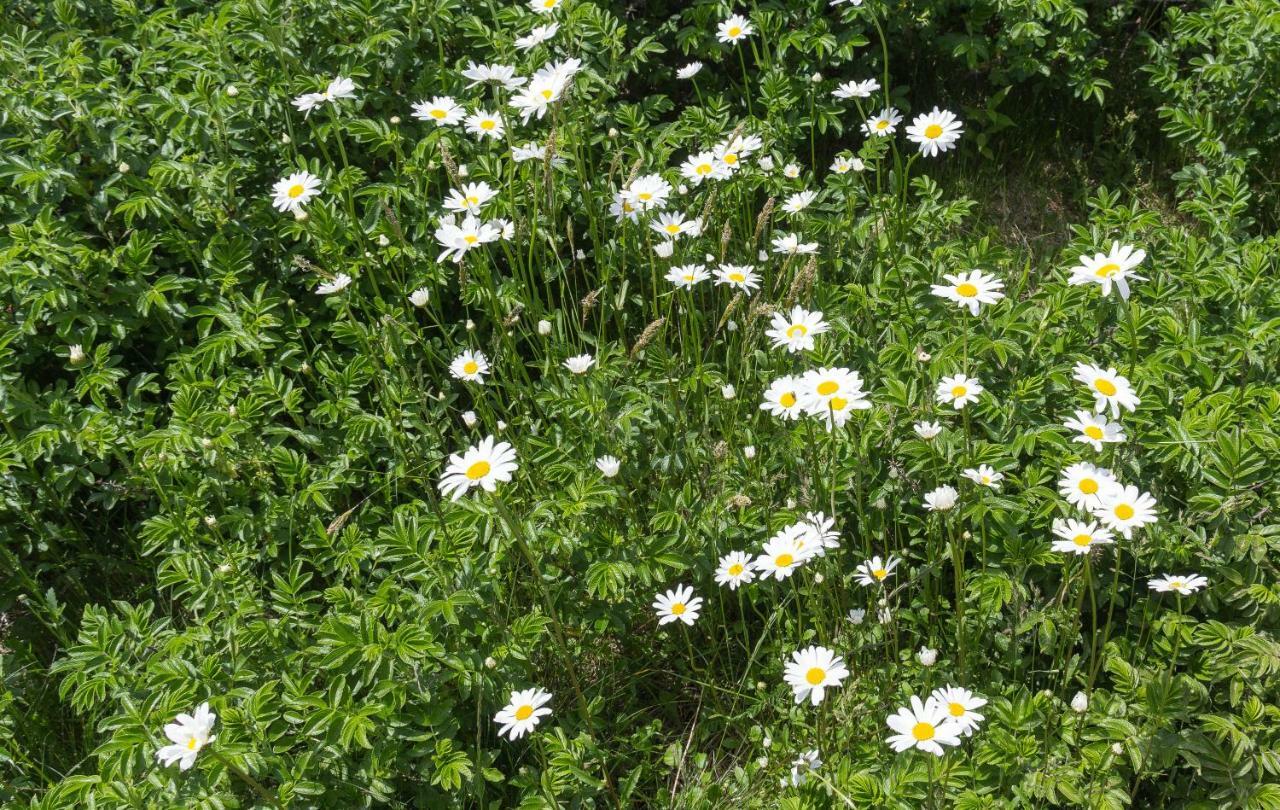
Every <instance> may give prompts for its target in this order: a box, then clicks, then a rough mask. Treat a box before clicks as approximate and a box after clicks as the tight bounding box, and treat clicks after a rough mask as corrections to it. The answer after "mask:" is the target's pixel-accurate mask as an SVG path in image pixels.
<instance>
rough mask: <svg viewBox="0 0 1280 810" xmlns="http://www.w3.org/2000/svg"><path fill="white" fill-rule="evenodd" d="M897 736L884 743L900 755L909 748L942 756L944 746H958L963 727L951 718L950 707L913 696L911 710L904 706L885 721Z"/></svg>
mask: <svg viewBox="0 0 1280 810" xmlns="http://www.w3.org/2000/svg"><path fill="white" fill-rule="evenodd" d="M886 722H887V723H888V725H889V728H891V729H893V730H894V731H896V732H897V734H895V735H893V736H892V737H889V738H888V739H887V740H886V741H885V742H887V743H889V745H890V746H892V747H893V750H894V751H897V752H899V753H901V752H902V751H906V750H907V749H908V748H919V749H920V750H921V751H928V752H929V753H930V754H934V755H936V756H942V746H944V745H959V744H960V735H961V734H962V733H964V726H962V725H961V724H960V723H958V722H956V721H955V720H953V719H952V717H951V713H950V712H949V711H948V710H947V707H946V706H944V705H942V704H939V703H938V702H937V701H933V700H931V701H929V702H928V703H921V702H920V698H918V697H916V696H915V695H912V696H911V706H910V708H908V707H906V706H904V707H902V708H900V709H898V712H897V714H892V715H889V719H888V720H887V721H886Z"/></svg>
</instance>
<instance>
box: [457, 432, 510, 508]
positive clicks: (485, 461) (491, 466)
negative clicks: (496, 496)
mask: <svg viewBox="0 0 1280 810" xmlns="http://www.w3.org/2000/svg"><path fill="white" fill-rule="evenodd" d="M519 468H520V465H518V464H517V463H516V451H515V448H513V447H512V446H511V445H509V444H507V443H506V442H498V443H496V444H495V443H494V440H493V437H492V436H486V437H485V438H484V439H483V440H482V441H481V442H480V444H478V445H472V446H471V447H468V448H467V450H466V452H465V453H462V454H458V453H454V454H452V455H450V456H449V463H448V465H447V466H446V467H445V471H444V475H443V476H442V477H441V479H440V484H439V487H440V492H441V494H443V495H448V496H449V499H450V500H453V501H456V500H458V499H459V498H461V497H462V496H463V495H465V494H466V493H467V491H468V490H470V489H471V488H472V487H482V488H483V489H484V491H485V492H493V491H494V490H496V489H497V488H498V487H497V485H498V484H500V483H506V482H508V481H510V480H511V474H512V473H513V472H515V471H516V470H517V469H519Z"/></svg>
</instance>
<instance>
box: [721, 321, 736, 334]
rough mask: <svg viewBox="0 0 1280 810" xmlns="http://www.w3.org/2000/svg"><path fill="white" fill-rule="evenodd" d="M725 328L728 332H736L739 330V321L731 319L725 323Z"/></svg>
mask: <svg viewBox="0 0 1280 810" xmlns="http://www.w3.org/2000/svg"><path fill="white" fill-rule="evenodd" d="M724 328H725V331H726V332H736V331H738V322H737V321H735V320H733V319H730V320H729V322H728V323H726V324H725V325H724Z"/></svg>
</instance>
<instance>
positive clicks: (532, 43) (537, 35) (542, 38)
mask: <svg viewBox="0 0 1280 810" xmlns="http://www.w3.org/2000/svg"><path fill="white" fill-rule="evenodd" d="M559 30H560V23H549V24H547V25H539V26H537V27H535V28H534V29H533V30H532V31H530V32H529V33H528V34H526V35H525V36H522V37H519V38H517V39H516V41H515V46H516V49H517V50H521V51H527V50H529V49H530V48H534V47H537V46H538V45H541V44H542V43H543V42H546V41H547V40H549V39H551V38H552V37H554V36H555V35H556V32H557V31H559Z"/></svg>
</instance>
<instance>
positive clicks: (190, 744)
mask: <svg viewBox="0 0 1280 810" xmlns="http://www.w3.org/2000/svg"><path fill="white" fill-rule="evenodd" d="M199 745H200V741H199V740H197V739H196V738H195V737H192V738H191V739H189V740H187V750H188V751H194V750H196V748H197V747H198V746H199Z"/></svg>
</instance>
